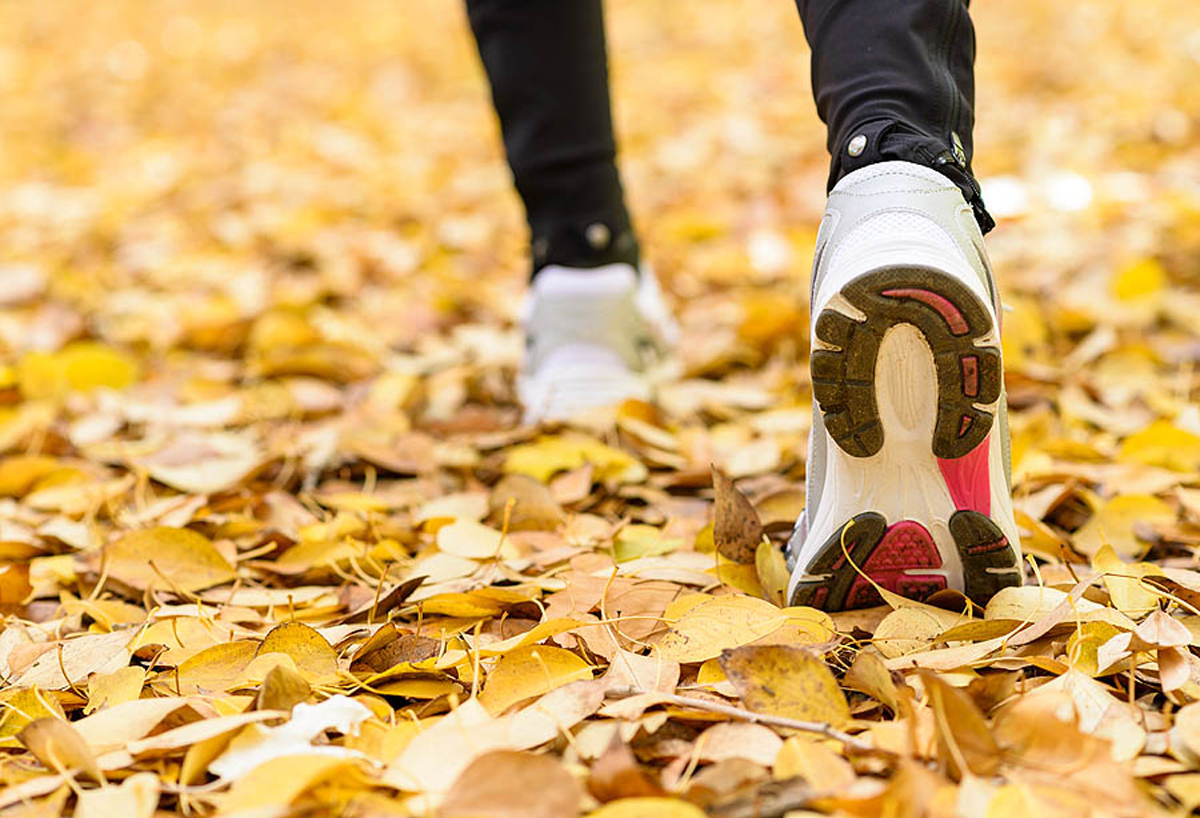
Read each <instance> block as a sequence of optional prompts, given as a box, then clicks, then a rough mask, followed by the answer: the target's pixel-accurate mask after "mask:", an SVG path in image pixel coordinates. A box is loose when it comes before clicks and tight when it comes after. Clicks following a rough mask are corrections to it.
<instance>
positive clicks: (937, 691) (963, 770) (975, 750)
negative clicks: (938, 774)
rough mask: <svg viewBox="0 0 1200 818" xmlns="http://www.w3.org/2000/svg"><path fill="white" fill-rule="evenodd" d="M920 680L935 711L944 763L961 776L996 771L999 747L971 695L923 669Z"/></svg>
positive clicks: (940, 755) (939, 753)
mask: <svg viewBox="0 0 1200 818" xmlns="http://www.w3.org/2000/svg"><path fill="white" fill-rule="evenodd" d="M921 681H922V682H924V683H925V689H926V691H927V692H928V694H929V706H930V709H931V710H933V716H934V725H935V729H936V731H937V737H938V758H939V759H940V760H941V762H942V763H943V764H945V765H946V766H947V768H948V769H950V770H951V772H952V773H954V774H955V775H957V776H959V777H961V776H965V775H981V776H986V775H992V774H993V773H995V772H996V771H997V770H998V769H999V767H1000V762H1001V756H1000V747H999V745H997V743H996V740H995V739H994V738H992V733H991V730H990V729H989V728H988V725H987V722H986V721H985V720H984V718H983V714H981V713H980V712H979V708H977V707H976V706H975V703H974V702H972V701H971V698H970V697H969V696H968V695H967V694H966V693H964V692H963V691H962V690H959V689H958V688H956V687H952V686H951V685H949V684H947V683H946V682H944V681H942V680H941V679H940V678H938V677H937V675H936V674H934V673H932V672H930V671H922V672H921Z"/></svg>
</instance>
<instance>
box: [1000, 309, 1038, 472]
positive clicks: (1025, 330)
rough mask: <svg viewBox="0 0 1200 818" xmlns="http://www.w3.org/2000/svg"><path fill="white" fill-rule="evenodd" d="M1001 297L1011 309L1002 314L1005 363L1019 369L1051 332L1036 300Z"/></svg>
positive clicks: (1036, 354)
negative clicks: (1009, 311)
mask: <svg viewBox="0 0 1200 818" xmlns="http://www.w3.org/2000/svg"><path fill="white" fill-rule="evenodd" d="M1004 300H1005V303H1006V304H1008V305H1009V306H1010V307H1012V312H1011V313H1009V314H1008V315H1005V316H1004V332H1003V333H1002V334H1001V335H1000V345H1001V348H1002V352H1003V355H1004V364H1005V366H1006V367H1007V368H1008V369H1010V370H1013V371H1015V372H1019V371H1021V370H1022V369H1024V368H1025V367H1026V366H1027V365H1028V364H1029V363H1030V362H1032V361H1034V360H1036V359H1037V358H1038V357H1040V355H1041V353H1043V352H1044V351H1045V350H1046V348H1047V345H1048V343H1049V338H1050V333H1049V330H1048V329H1047V328H1046V322H1045V319H1043V317H1042V307H1041V305H1040V304H1039V303H1038V302H1037V301H1035V300H1033V299H1031V298H1023V297H1020V296H1015V297H1014V296H1005V299H1004ZM1014 462H1015V458H1014Z"/></svg>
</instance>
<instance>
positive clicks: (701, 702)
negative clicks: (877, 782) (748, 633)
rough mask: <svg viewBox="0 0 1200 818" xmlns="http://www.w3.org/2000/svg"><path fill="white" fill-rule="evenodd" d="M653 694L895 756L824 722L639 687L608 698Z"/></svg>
mask: <svg viewBox="0 0 1200 818" xmlns="http://www.w3.org/2000/svg"><path fill="white" fill-rule="evenodd" d="M645 694H649V695H652V696H654V698H655V699H656V700H657V701H659V702H661V703H663V704H676V705H679V706H680V707H691V708H693V709H695V710H707V711H709V712H711V713H720V714H721V715H724V716H729V717H730V718H735V719H740V720H742V721H748V722H754V723H757V724H770V725H773V726H775V727H787V728H789V729H791V730H801V731H803V732H805V733H817V734H818V735H822V736H825V738H831V739H833V740H834V741H840V742H841V743H842V744H843V745H844V746H845V747H846V748H848V749H852V750H858V751H859V752H861V753H878V754H883V755H892V754H893V753H892V752H891V751H890V750H884V749H881V748H879V747H873V746H871V745H870V744H867V743H866V742H865V741H859V740H858V739H856V738H855V737H854V736H852V735H850V734H849V733H843V732H842V731H841V730H838V729H836V728H834V726H833V725H831V724H829V723H828V722H824V721H800V720H799V719H789V718H787V717H785V716H772V715H770V714H769V713H755V712H754V711H753V710H746V709H744V708H741V707H734V706H733V705H731V704H720V703H718V702H710V701H706V700H705V699H693V698H691V697H689V696H679V695H677V694H675V693H658V692H656V691H653V690H644V689H642V688H639V687H614V688H610V689H609V690H608V692H607V694H606V695H607V696H608V697H609V698H613V699H625V698H629V697H630V696H640V695H645Z"/></svg>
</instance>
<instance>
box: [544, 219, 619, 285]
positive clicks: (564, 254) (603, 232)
mask: <svg viewBox="0 0 1200 818" xmlns="http://www.w3.org/2000/svg"><path fill="white" fill-rule="evenodd" d="M530 256H531V257H532V261H533V274H534V275H537V272H538V271H539V270H541V269H542V268H543V267H546V266H548V265H550V264H559V265H562V266H564V267H601V266H603V265H605V264H620V263H624V264H629V265H631V266H633V267H635V268H636V267H637V266H638V263H639V261H640V259H639V251H638V242H637V237H636V236H634V234H633V229H632V228H631V227H630V226H629V223H628V221H627V220H625V219H596V220H594V221H585V222H581V223H570V224H557V225H552V226H548V227H544V228H541V229H535V230H534V231H533V233H532V236H531V240H530Z"/></svg>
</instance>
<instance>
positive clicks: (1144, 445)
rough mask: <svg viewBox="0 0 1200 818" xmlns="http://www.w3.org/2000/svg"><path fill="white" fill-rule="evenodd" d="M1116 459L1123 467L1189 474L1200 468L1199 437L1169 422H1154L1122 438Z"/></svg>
mask: <svg viewBox="0 0 1200 818" xmlns="http://www.w3.org/2000/svg"><path fill="white" fill-rule="evenodd" d="M1118 457H1119V458H1120V459H1121V460H1124V461H1125V462H1127V463H1145V464H1146V465H1149V466H1161V467H1162V468H1164V469H1171V470H1173V471H1182V472H1191V471H1195V470H1196V469H1197V468H1198V467H1200V437H1197V436H1196V435H1194V434H1192V433H1191V432H1187V431H1184V430H1183V429H1180V428H1179V427H1178V426H1175V425H1173V424H1172V423H1171V422H1170V421H1167V420H1156V421H1154V422H1153V423H1151V424H1150V425H1149V426H1147V427H1146V428H1145V429H1142V430H1141V431H1140V432H1134V433H1133V434H1131V435H1130V436H1129V437H1127V438H1125V440H1124V442H1122V443H1121V451H1120V453H1119V454H1118Z"/></svg>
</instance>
